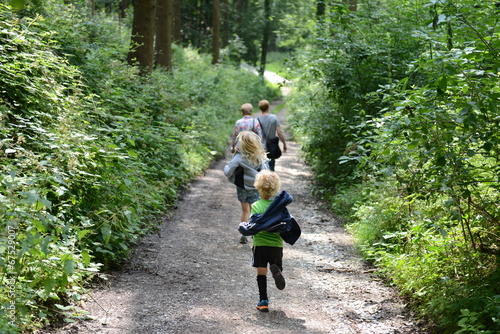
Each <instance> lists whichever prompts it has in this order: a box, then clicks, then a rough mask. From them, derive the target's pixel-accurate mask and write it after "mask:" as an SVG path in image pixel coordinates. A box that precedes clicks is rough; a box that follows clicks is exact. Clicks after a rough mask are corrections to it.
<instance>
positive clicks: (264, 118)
mask: <svg viewBox="0 0 500 334" xmlns="http://www.w3.org/2000/svg"><path fill="white" fill-rule="evenodd" d="M269 108H270V104H269V101H267V100H261V101H259V109H260V111H261V112H262V115H261V116H259V117H257V120H258V123H259V124H260V126H261V130H262V135H261V137H262V144H263V145H264V147H266V145H267V140H270V139H272V138H275V137H276V136H278V138H279V139H280V140H281V142H282V143H283V152H285V153H286V150H287V147H286V142H285V136H284V135H283V131H281V125H280V121H279V119H278V116H276V115H274V114H270V113H269ZM278 145H279V144H278ZM266 150H267V148H266ZM275 165H276V160H275V159H270V160H269V169H270V170H272V171H274V168H275Z"/></svg>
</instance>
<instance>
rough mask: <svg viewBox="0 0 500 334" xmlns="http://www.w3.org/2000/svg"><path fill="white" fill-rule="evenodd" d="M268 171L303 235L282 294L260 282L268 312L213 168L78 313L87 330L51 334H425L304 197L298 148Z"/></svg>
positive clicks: (231, 204) (290, 252)
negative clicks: (83, 314)
mask: <svg viewBox="0 0 500 334" xmlns="http://www.w3.org/2000/svg"><path fill="white" fill-rule="evenodd" d="M288 148H289V151H288V152H287V153H286V154H284V155H283V156H282V157H281V158H280V159H279V160H277V164H276V172H277V173H278V174H279V175H280V176H281V179H282V181H283V189H284V190H287V191H288V192H289V193H290V194H291V195H292V196H293V198H294V202H293V203H292V204H291V205H290V206H289V207H288V209H289V211H290V213H291V214H292V215H293V216H295V217H296V219H297V221H298V222H299V224H300V225H301V227H302V237H301V238H300V239H299V241H298V242H297V243H296V244H295V246H289V245H286V246H285V249H284V259H283V267H284V272H283V274H284V276H285V277H286V280H287V287H286V289H285V290H283V291H279V290H278V289H276V287H275V286H274V284H271V283H272V279H270V280H269V281H268V282H269V287H268V290H269V296H270V299H271V304H270V312H269V313H267V314H266V313H259V311H257V310H256V309H255V305H256V303H257V298H258V292H257V284H256V273H255V269H254V268H252V267H251V266H250V260H251V246H250V245H249V244H247V245H240V244H239V243H238V240H239V234H238V232H237V230H236V228H237V225H238V223H239V221H238V220H239V216H240V206H239V202H238V201H237V199H236V191H235V188H234V186H233V185H232V184H230V183H229V182H228V181H227V180H226V178H225V177H224V174H223V172H222V169H223V167H224V166H225V164H227V163H228V161H229V156H227V157H226V159H223V160H221V161H218V162H217V163H216V164H214V166H212V167H211V168H209V169H208V170H207V171H206V174H205V175H204V176H202V177H200V178H199V179H198V180H196V181H195V182H194V183H193V184H192V186H191V188H190V190H189V191H188V192H187V193H186V195H185V196H184V198H183V200H182V201H180V202H179V204H178V208H177V209H176V210H175V211H174V213H173V215H172V217H170V218H168V219H167V218H165V221H164V223H163V224H162V225H161V227H160V230H159V233H158V234H152V235H147V236H145V237H144V238H143V239H142V241H141V243H140V245H139V246H138V247H137V248H136V249H135V250H134V252H133V254H132V257H131V260H130V262H129V263H128V264H127V266H126V268H124V269H123V270H122V271H120V272H116V273H113V274H112V275H111V276H110V278H109V283H108V285H107V286H105V287H102V288H100V289H95V290H93V291H91V292H90V293H89V296H87V297H86V299H85V301H84V302H83V304H82V307H83V309H85V310H86V311H88V312H89V313H90V315H91V316H92V317H94V318H95V320H92V321H83V322H80V323H76V324H71V325H67V326H65V327H64V328H62V329H59V330H58V331H53V332H50V333H107V334H115V333H116V334H129V333H130V334H142V333H144V334H153V333H158V334H160V333H179V334H186V333H211V334H220V333H228V334H230V333H231V334H232V333H238V334H244V333H297V334H306V333H311V334H313V333H314V334H316V333H317V334H319V333H336V334H337V333H338V334H343V333H357V334H359V333H425V331H424V330H422V329H420V328H419V327H418V325H417V324H416V322H415V321H414V320H412V319H411V318H410V317H409V316H408V315H407V312H406V311H405V305H404V304H403V303H402V301H401V300H400V299H399V298H398V297H397V293H396V292H394V291H393V290H392V289H391V288H389V287H387V286H385V285H384V284H383V282H382V281H381V280H379V279H378V278H377V277H376V276H375V275H373V274H372V273H371V271H370V269H369V268H368V267H366V266H365V265H364V263H363V261H362V260H361V258H360V256H359V255H358V254H357V253H356V250H355V248H354V246H353V244H352V240H351V238H350V236H349V235H348V234H347V233H346V232H345V230H344V229H343V228H342V227H341V226H340V224H339V223H338V222H336V221H335V219H334V218H333V217H332V216H331V215H329V214H328V213H326V212H324V211H322V210H320V208H319V205H320V204H319V203H317V202H316V201H315V200H314V199H313V198H312V197H311V195H310V192H309V185H310V177H311V175H310V172H309V170H308V168H307V167H306V166H305V165H304V163H303V162H302V161H301V160H300V158H299V147H298V145H297V144H296V143H294V142H289V143H288Z"/></svg>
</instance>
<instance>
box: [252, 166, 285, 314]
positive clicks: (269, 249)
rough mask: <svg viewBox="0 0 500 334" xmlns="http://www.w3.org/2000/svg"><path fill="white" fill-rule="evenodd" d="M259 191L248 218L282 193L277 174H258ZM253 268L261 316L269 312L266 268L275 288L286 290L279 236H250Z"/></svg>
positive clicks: (259, 234) (256, 184) (259, 211)
mask: <svg viewBox="0 0 500 334" xmlns="http://www.w3.org/2000/svg"><path fill="white" fill-rule="evenodd" d="M254 186H255V188H256V189H257V190H258V191H259V195H260V200H258V201H257V202H255V203H253V204H252V210H251V213H250V215H253V214H254V213H260V214H262V213H264V212H265V211H266V209H267V208H268V207H269V205H270V204H271V203H272V201H273V200H272V199H271V198H273V197H274V196H276V195H277V194H278V193H279V192H280V189H281V181H280V178H279V176H278V174H276V173H274V172H272V171H269V170H263V171H261V172H260V173H258V174H257V176H256V178H255V183H254ZM252 246H253V247H252V252H253V259H252V266H253V267H255V268H257V286H258V288H259V303H258V304H257V309H258V310H259V311H261V312H269V308H268V305H269V298H268V296H267V265H268V264H269V269H270V270H271V273H272V275H273V278H274V280H275V283H276V287H277V288H278V289H279V290H283V289H284V288H285V278H284V277H283V275H282V273H281V271H282V270H283V267H282V260H283V239H282V238H281V235H280V234H279V233H271V232H266V231H261V232H259V233H257V234H255V235H254V236H253V245H252Z"/></svg>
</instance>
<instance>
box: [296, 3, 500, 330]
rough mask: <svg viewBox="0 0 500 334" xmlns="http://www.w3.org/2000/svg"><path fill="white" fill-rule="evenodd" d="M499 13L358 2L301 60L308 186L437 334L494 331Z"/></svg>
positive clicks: (492, 8) (299, 125)
mask: <svg viewBox="0 0 500 334" xmlns="http://www.w3.org/2000/svg"><path fill="white" fill-rule="evenodd" d="M375 3H376V4H377V6H378V9H377V10H373V11H365V10H366V9H368V7H370V6H371V5H375ZM392 6H396V7H392ZM415 6H416V7H415ZM335 7H336V6H335V5H334V4H332V6H331V7H329V8H330V11H331V12H332V13H335V12H336V11H337V9H334V8H335ZM391 7H392V8H391ZM372 9H374V8H372ZM394 9H398V11H397V12H393V10H394ZM342 10H345V9H341V11H342ZM499 10H500V9H499V7H498V4H496V3H494V2H481V3H478V2H476V1H469V0H461V1H446V2H445V1H429V2H428V3H422V7H419V6H418V4H416V3H413V2H405V1H401V2H398V4H397V5H395V4H394V2H390V1H373V2H372V1H365V2H363V4H360V6H359V8H358V12H355V13H348V14H346V15H344V16H341V17H338V16H335V19H333V20H331V21H327V20H325V21H324V22H326V23H322V24H323V26H322V28H323V29H322V30H321V31H319V32H318V37H319V38H318V40H317V43H316V45H317V46H319V48H316V49H313V51H307V52H303V53H301V54H300V55H299V56H297V59H298V61H300V62H301V63H303V64H307V63H311V62H312V63H313V64H315V66H311V67H306V71H305V73H304V75H303V76H302V78H304V79H305V80H303V81H302V82H301V84H300V86H299V89H300V92H299V93H298V94H296V97H295V98H294V100H293V103H294V107H293V108H292V110H294V114H293V116H292V117H293V119H292V120H293V124H294V126H295V128H296V129H297V132H298V134H300V135H301V137H302V140H303V141H304V143H305V150H306V157H307V159H308V161H309V162H310V163H311V164H312V167H313V170H314V171H315V173H316V175H317V177H318V182H317V186H318V187H319V188H318V190H317V192H318V193H320V194H322V195H325V197H327V198H329V199H330V200H331V203H332V208H333V209H334V210H335V211H337V212H338V213H340V214H342V216H343V218H344V219H345V220H346V221H348V223H349V225H348V226H349V229H350V230H351V231H352V232H353V234H355V235H356V237H357V239H358V241H359V245H360V247H361V249H362V251H363V254H365V256H366V257H367V259H369V260H370V261H372V262H373V263H374V264H376V265H377V266H378V267H379V268H380V272H381V273H383V274H384V275H386V276H387V277H388V278H389V279H391V280H392V282H393V283H395V284H396V285H397V286H398V287H399V288H400V289H401V291H402V293H404V294H405V295H406V296H408V297H409V298H410V299H409V300H411V301H412V305H413V307H414V308H415V309H416V310H418V311H419V312H420V314H421V315H422V316H423V317H426V318H427V319H428V320H429V321H430V322H431V323H433V324H435V325H436V326H437V328H438V329H437V330H438V331H439V332H442V333H496V332H498V331H499V330H500V323H499V320H498V319H500V307H499V299H500V297H499V296H500V290H499V288H498V284H497V283H496V282H497V280H498V277H499V272H500V269H499V259H500V251H499V250H500V244H499V240H500V238H499V237H500V229H499V228H500V225H499V221H500V211H499V207H498V203H499V200H500V191H499V190H500V188H499V179H498V175H500V174H499V171H500V170H499V168H500V167H499V166H500V164H499V156H500V154H499V153H500V141H499V139H500V137H499V136H498V131H497V128H498V125H499V110H500V109H499V106H500V105H499V101H500V86H499V82H500V80H499V78H498V69H499V67H500V63H499V50H500V39H499V34H498V13H499ZM346 13H347V12H346ZM389 13H393V15H389V17H390V18H389V17H388V16H386V15H387V14H389ZM411 13H413V14H411ZM332 15H333V14H332ZM419 15H420V16H419ZM347 18H349V20H347ZM381 20H382V22H383V23H381V22H380V21H381ZM351 22H356V25H355V26H349V25H348V23H351ZM375 23H381V24H380V25H379V26H380V27H383V28H384V29H386V30H387V33H386V34H385V35H384V34H383V33H380V34H378V33H377V32H378V28H377V27H376V26H374V24H375ZM325 25H326V27H325ZM344 26H347V27H351V29H350V30H349V33H347V32H346V31H347V30H345V29H342V27H344ZM332 36H333V37H332ZM368 36H369V37H368ZM365 37H368V38H365ZM382 41H384V42H383V43H381V42H382ZM334 42H341V43H336V44H334ZM393 42H394V44H393ZM318 50H319V51H318ZM318 53H319V54H318ZM301 57H302V58H304V60H302V59H301ZM377 60H378V63H377ZM384 68H385V70H384Z"/></svg>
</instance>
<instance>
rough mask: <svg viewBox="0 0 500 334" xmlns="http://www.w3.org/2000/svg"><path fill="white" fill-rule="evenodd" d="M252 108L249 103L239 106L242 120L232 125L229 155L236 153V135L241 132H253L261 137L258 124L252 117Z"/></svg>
mask: <svg viewBox="0 0 500 334" xmlns="http://www.w3.org/2000/svg"><path fill="white" fill-rule="evenodd" d="M252 110H253V106H252V105H251V104H250V103H244V104H243V105H241V114H242V116H243V117H242V118H240V119H239V120H237V121H236V122H235V123H234V129H233V133H232V135H231V139H232V143H231V153H235V152H236V141H237V137H238V134H239V133H240V132H242V131H253V132H255V133H256V134H258V135H259V137H262V130H261V128H260V123H259V122H257V121H256V120H255V119H254V118H253V117H252Z"/></svg>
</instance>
